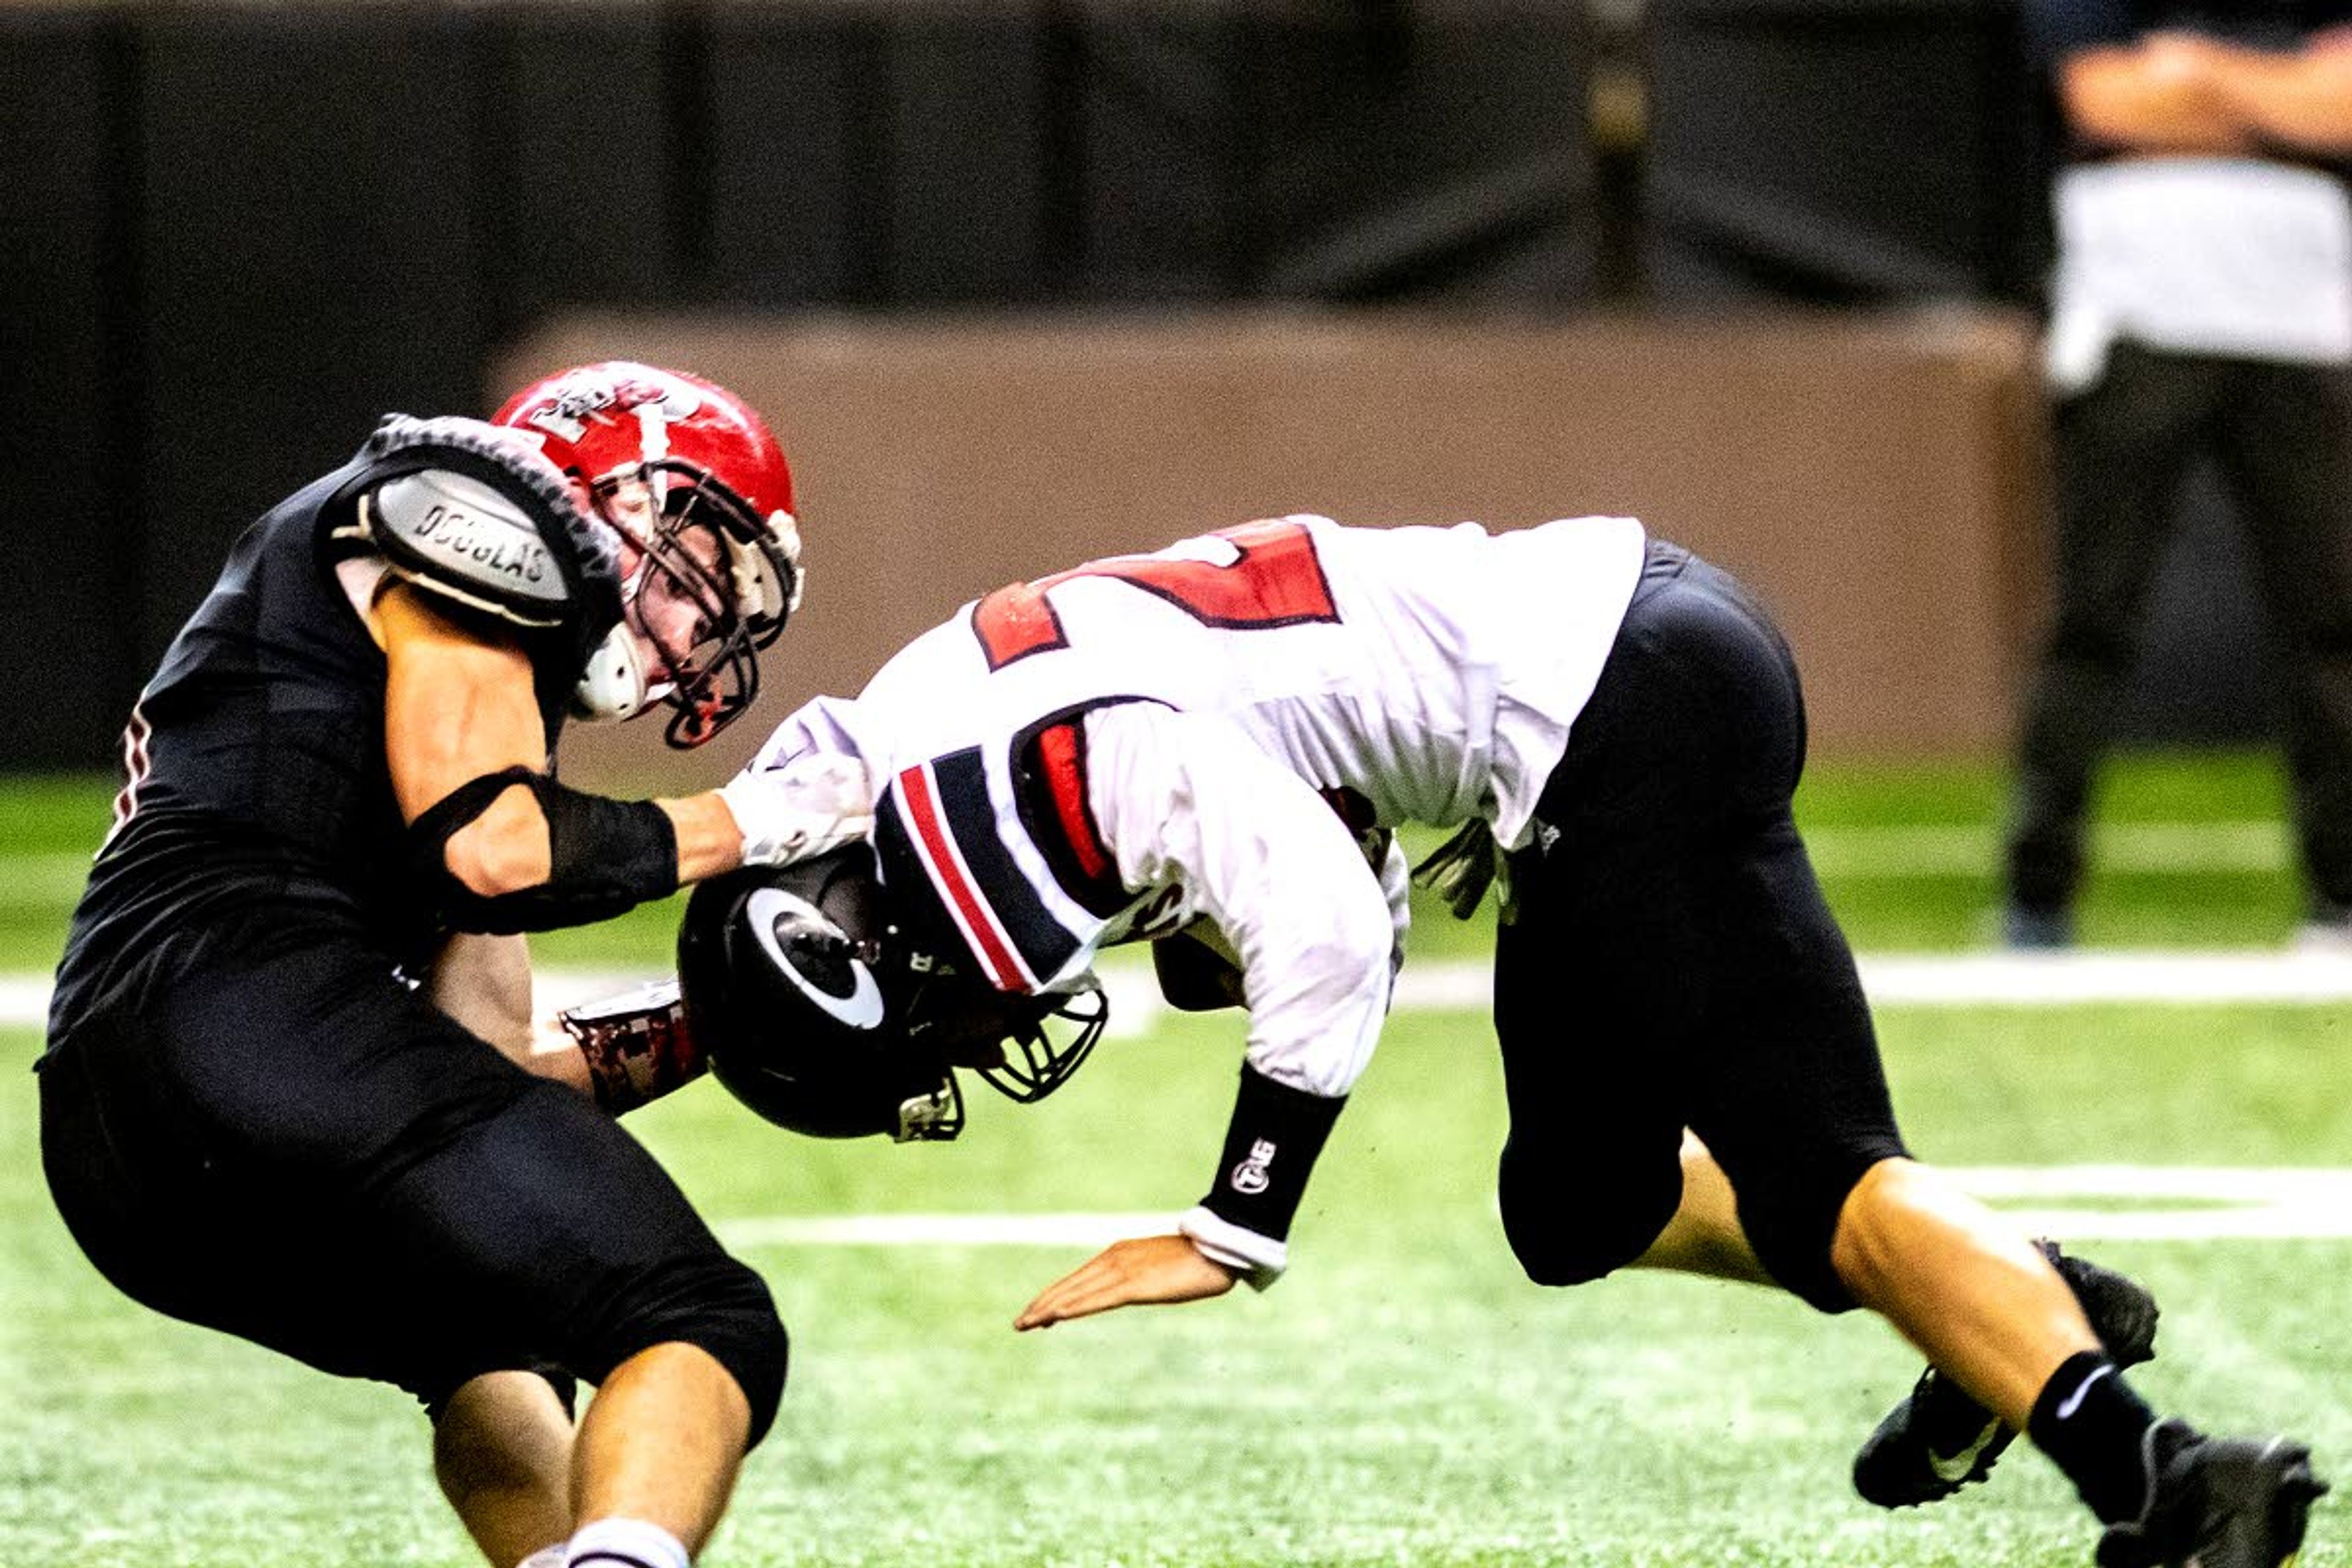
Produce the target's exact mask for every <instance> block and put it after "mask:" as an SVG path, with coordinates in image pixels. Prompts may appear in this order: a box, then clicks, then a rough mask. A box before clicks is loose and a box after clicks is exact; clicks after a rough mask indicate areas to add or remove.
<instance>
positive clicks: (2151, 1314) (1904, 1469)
mask: <svg viewBox="0 0 2352 1568" xmlns="http://www.w3.org/2000/svg"><path fill="white" fill-rule="evenodd" d="M2035 1245H2037V1246H2039V1247H2041V1248H2042V1253H2043V1255H2044V1256H2045V1257H2047V1258H2049V1259H2050V1262H2051V1266H2052V1267H2053V1268H2056V1269H2057V1270H2058V1273H2059V1277H2060V1278H2062V1279H2064V1280H2065V1281H2066V1283H2067V1285H2068V1286H2070V1287H2071V1288H2072V1289H2073V1290H2074V1300H2075V1301H2076V1302H2077V1303H2079V1304H2080V1305H2081V1307H2082V1309H2083V1316H2084V1317H2085V1318H2087V1319H2089V1320H2090V1322H2091V1330H2092V1331H2093V1332H2094V1333H2096V1334H2097V1335H2098V1336H2099V1342H2100V1343H2101V1344H2103V1345H2105V1347H2106V1352H2107V1355H2108V1357H2109V1359H2111V1360H2112V1361H2114V1362H2115V1363H2116V1365H2117V1366H2119V1367H2123V1366H2137V1365H2138V1364H2139V1363H2142V1362H2145V1361H2150V1360H2153V1359H2154V1358H2155V1355H2156V1319H2157V1306H2156V1298H2155V1297H2153V1296H2151V1295H2149V1294H2148V1293H2147V1289H2145V1288H2144V1287H2142V1286H2141V1285H2140V1284H2139V1283H2138V1282H2137V1280H2134V1279H2127V1278H2126V1277H2125V1276H2123V1275H2121V1274H2118V1273H2116V1271H2115V1270H2114V1269H2112V1268H2100V1267H2099V1266H2098V1265H2097V1264H2095V1263H2093V1262H2091V1261H2090V1260H2089V1259H2087V1258H2069V1257H2068V1256H2066V1254H2065V1253H2063V1252H2062V1251H2060V1250H2059V1247H2058V1244H2057V1243H2056V1242H2054V1241H2043V1242H2038V1243H2036V1244H2035ZM2016 1440H2017V1429H2016V1428H2015V1427H2013V1426H2010V1425H2009V1424H2008V1423H2006V1422H2004V1421H2002V1420H2000V1418H1999V1417H1998V1416H1996V1415H1993V1413H1992V1412H1991V1411H1990V1410H1987V1409H1986V1408H1985V1407H1984V1406H1983V1405H1979V1404H1978V1403H1977V1402H1976V1398H1975V1396H1974V1395H1972V1394H1968V1393H1965V1392H1964V1391H1962V1389H1961V1388H1960V1385H1959V1384H1956V1383H1954V1382H1953V1381H1952V1380H1951V1379H1950V1378H1948V1377H1946V1376H1944V1375H1943V1373H1939V1372H1937V1370H1936V1369H1935V1368H1934V1367H1932V1366H1931V1367H1929V1368H1928V1369H1927V1371H1926V1372H1923V1373H1920V1374H1919V1381H1918V1382H1917V1383H1916V1384H1913V1385H1912V1388H1911V1393H1910V1394H1909V1396H1908V1397H1906V1399H1905V1400H1904V1401H1903V1403H1902V1404H1900V1405H1896V1406H1895V1408H1894V1409H1892V1410H1890V1411H1888V1412H1887V1413H1886V1418H1885V1420H1883V1421H1881V1422H1880V1423H1879V1424H1878V1428H1877V1430H1875V1431H1874V1432H1873V1433H1871V1435H1870V1436H1868V1437H1866V1438H1864V1440H1863V1445H1862V1449H1861V1451H1860V1452H1858V1453H1857V1454H1855V1455H1854V1457H1853V1489H1854V1490H1856V1491H1858V1492H1860V1493H1861V1494H1862V1496H1863V1499H1864V1501H1867V1502H1874V1503H1876V1504H1877V1505H1878V1506H1879V1507H1881V1508H1914V1507H1916V1506H1917V1505H1919V1504H1920V1503H1925V1502H1937V1501H1940V1500H1943V1499H1945V1498H1948V1497H1949V1496H1951V1495H1952V1494H1953V1493H1954V1492H1956V1491H1958V1490H1959V1489H1961V1488H1962V1487H1964V1486H1967V1485H1969V1483H1971V1482H1974V1481H1980V1480H1982V1479H1985V1477H1987V1476H1988V1475H1990V1474H1991V1473H1992V1467H1993V1461H1994V1460H1996V1459H1998V1458H2000V1457H2001V1455H2002V1454H2003V1453H2004V1452H2005V1451H2007V1449H2008V1447H2009V1446H2010V1445H2011V1443H2013V1442H2015V1441H2016Z"/></svg>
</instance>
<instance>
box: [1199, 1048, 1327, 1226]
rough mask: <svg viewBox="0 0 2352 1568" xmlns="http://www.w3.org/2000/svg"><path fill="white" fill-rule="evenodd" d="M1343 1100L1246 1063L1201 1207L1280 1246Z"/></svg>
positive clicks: (1305, 1192)
mask: <svg viewBox="0 0 2352 1568" xmlns="http://www.w3.org/2000/svg"><path fill="white" fill-rule="evenodd" d="M1347 1103H1348V1101H1347V1099H1346V1097H1345V1096H1341V1097H1339V1098H1338V1099H1330V1098H1327V1097H1325V1096H1323V1095H1319V1094H1309V1093H1307V1091H1306V1090H1305V1089H1293V1088H1291V1087H1290V1086H1289V1085H1288V1084H1284V1083H1276V1081H1275V1080H1274V1079H1270V1078H1268V1077H1266V1076H1265V1074H1264V1073H1262V1072H1260V1071H1258V1070H1257V1069H1256V1068H1254V1067H1251V1066H1249V1065H1248V1064H1247V1063H1244V1064H1243V1066H1242V1078H1241V1089H1240V1092H1239V1093H1238V1094H1236V1095H1235V1096H1234V1117H1233V1121H1232V1122H1231V1123H1230V1124H1229V1125H1228V1126H1227V1127H1226V1129H1225V1149H1224V1153H1223V1157H1222V1158H1221V1159H1220V1160H1219V1161H1218V1163H1217V1174H1216V1179H1215V1180H1214V1181H1213V1182H1212V1183H1210V1184H1209V1192H1208V1195H1207V1196H1205V1197H1203V1198H1202V1200H1201V1207H1202V1209H1205V1210H1206V1211H1207V1212H1208V1213H1210V1214H1212V1215H1215V1216H1216V1217H1217V1218H1218V1219H1220V1220H1223V1222H1225V1224H1227V1225H1229V1226H1234V1227H1235V1228H1236V1229H1238V1230H1242V1231H1246V1232H1248V1233H1250V1234H1251V1235H1253V1236H1255V1237H1260V1238H1262V1239H1264V1240H1265V1241H1267V1242H1270V1243H1272V1244H1274V1245H1275V1246H1276V1247H1277V1248H1278V1247H1280V1246H1281V1245H1282V1244H1283V1243H1284V1242H1285V1241H1286V1240H1287V1239H1288V1237H1289V1235H1290V1220H1291V1216H1292V1215H1295V1214H1297V1212H1298V1202H1299V1199H1301V1198H1303V1197H1304V1196H1306V1194H1307V1174H1308V1173H1310V1172H1312V1171H1313V1170H1314V1169H1315V1159H1316V1156H1317V1155H1318V1154H1320V1153H1322V1152H1323V1141H1324V1140H1325V1139H1326V1138H1328V1137H1329V1136H1330V1135H1331V1124H1332V1123H1333V1122H1334V1121H1338V1120H1339V1108H1340V1107H1341V1106H1343V1105H1345V1104H1347ZM1188 1234H1189V1233H1188ZM1196 1239H1198V1238H1196ZM1253 1261H1255V1260H1253ZM1278 1267H1279V1266H1278V1265H1277V1268H1278Z"/></svg>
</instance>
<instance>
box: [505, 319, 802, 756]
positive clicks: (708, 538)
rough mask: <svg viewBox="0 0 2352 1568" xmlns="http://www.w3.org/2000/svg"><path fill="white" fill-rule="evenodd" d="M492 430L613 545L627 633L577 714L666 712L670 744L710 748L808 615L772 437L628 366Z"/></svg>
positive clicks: (526, 393)
mask: <svg viewBox="0 0 2352 1568" xmlns="http://www.w3.org/2000/svg"><path fill="white" fill-rule="evenodd" d="M492 422H493V423H495V424H498V425H502V426H508V427H509V428H512V429H515V430H519V431H521V432H523V433H524V434H526V435H528V436H530V437H533V438H534V439H536V440H537V441H538V442H539V443H540V446H541V449H542V450H544V451H545V452H546V454H547V456H548V458H550V459H551V460H552V461H553V462H554V464H555V466H556V467H557V468H561V469H562V470H563V471H564V472H565V473H566V474H567V475H569V476H570V477H571V479H572V482H573V483H574V484H575V485H577V486H578V487H579V488H580V489H581V492H582V493H583V496H584V497H585V499H586V500H587V501H588V504H589V507H590V510H592V511H593V512H594V514H595V515H596V516H597V517H598V518H599V519H601V520H602V521H604V522H605V523H606V524H607V525H609V526H610V527H611V528H612V529H613V531H614V533H615V534H616V535H617V536H618V538H617V541H616V543H617V545H618V547H619V555H620V560H619V562H618V563H617V565H618V570H619V574H620V579H621V624H620V625H619V626H615V627H614V629H613V631H612V634H611V635H610V636H608V637H606V638H605V639H604V643H603V644H602V645H600V646H599V647H598V648H597V650H596V652H595V654H594V655H593V657H592V658H590V660H589V664H588V668H587V671H586V673H585V674H583V676H582V678H581V681H580V686H579V689H578V691H577V692H576V694H575V699H574V703H573V706H574V708H575V710H577V711H578V712H580V713H581V714H582V715H583V716H584V717H587V718H592V719H626V718H629V717H632V716H633V715H635V714H636V713H638V712H640V711H642V710H644V708H645V706H646V704H647V703H648V702H650V701H653V700H656V699H660V700H666V701H667V702H668V703H669V705H670V707H671V708H672V709H673V710H674V711H673V712H672V714H671V716H670V721H669V729H668V731H667V739H668V741H669V743H670V744H671V745H673V746H681V747H683V746H698V745H700V744H701V743H702V742H705V741H708V740H709V739H710V738H711V737H712V736H713V735H715V734H717V733H718V732H719V731H720V730H721V729H723V728H724V727H725V726H726V725H727V724H728V723H729V722H730V721H732V720H733V719H734V718H735V717H736V716H737V715H738V714H740V713H741V712H742V711H743V710H744V709H746V708H748V707H750V706H751V700H752V699H753V698H755V697H757V696H758V695H759V690H760V665H759V650H760V649H761V648H764V647H767V646H768V645H769V644H771V643H772V642H774V641H775V640H776V636H777V634H778V633H780V632H782V630H783V629H784V622H785V620H786V618H787V617H789V616H791V614H792V612H793V610H794V609H795V608H796V607H798V605H799V604H800V598H801V568H800V554H801V539H800V529H799V526H798V525H797V524H796V523H795V521H793V471H792V468H791V466H790V465H789V464H787V463H786V462H785V461H784V454H783V449H782V447H779V446H777V445H776V438H775V437H773V436H772V435H770V434H769V432H768V427H767V426H766V425H765V424H764V423H762V422H761V418H760V416H759V415H757V414H756V413H754V412H752V410H751V406H750V405H748V404H746V403H744V402H743V401H742V400H741V399H740V398H739V397H737V396H736V395H734V394H732V393H730V392H729V391H727V390H726V389H725V388H724V387H720V386H716V385H713V384H711V383H709V382H707V381H704V380H702V379H701V378H699V377H698V376H693V375H688V374H684V373H682V372H679V371H672V370H661V369H658V368H656V367H655V366H653V365H648V364H637V363H631V362H629V361H625V360H614V361H608V362H605V363H600V364H588V365H580V366H576V367H574V368H573V369H571V370H566V371H562V372H559V373H558V374H554V375H551V376H548V377H546V378H544V379H543V380H540V381H535V382H532V383H531V384H530V385H529V386H526V387H524V388H523V389H522V390H521V391H520V392H518V393H516V394H515V395H513V396H512V397H510V398H509V399H508V400H507V402H506V405H505V406H504V407H502V408H500V409H499V411H498V414H497V415H496V416H495V417H494V419H493V421H492ZM647 647H650V648H651V649H652V650H653V653H654V656H655V658H656V659H657V661H658V663H657V664H654V665H649V664H648V663H647V660H646V653H645V650H646V648H647Z"/></svg>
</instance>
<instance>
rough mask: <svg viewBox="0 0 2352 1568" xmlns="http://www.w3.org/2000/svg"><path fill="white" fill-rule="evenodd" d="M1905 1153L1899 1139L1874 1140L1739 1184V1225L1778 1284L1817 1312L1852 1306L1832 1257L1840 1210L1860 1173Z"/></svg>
mask: <svg viewBox="0 0 2352 1568" xmlns="http://www.w3.org/2000/svg"><path fill="white" fill-rule="evenodd" d="M1903 1152H1904V1151H1903V1145H1902V1144H1901V1143H1900V1142H1895V1141H1888V1142H1885V1144H1884V1145H1881V1144H1879V1143H1877V1142H1871V1143H1868V1144H1866V1145H1860V1146H1857V1147H1855V1148H1853V1149H1850V1150H1844V1151H1841V1152H1839V1154H1838V1155H1837V1156H1836V1157H1835V1158H1832V1159H1828V1160H1823V1161H1820V1162H1816V1163H1811V1164H1807V1165H1801V1166H1800V1165H1789V1166H1784V1167H1782V1168H1781V1169H1780V1170H1778V1171H1775V1172H1773V1173H1771V1174H1770V1176H1769V1178H1768V1179H1766V1180H1762V1181H1758V1180H1755V1179H1754V1178H1752V1177H1751V1178H1750V1179H1749V1180H1748V1184H1745V1185H1742V1186H1740V1187H1739V1189H1738V1190H1739V1226H1740V1228H1741V1229H1742V1230H1744V1231H1746V1232H1747V1233H1748V1246H1749V1247H1753V1248H1754V1249H1755V1251H1756V1257H1757V1259H1758V1260H1759V1262H1761V1263H1762V1264H1763V1265H1764V1267H1765V1268H1766V1269H1767V1270H1768V1271H1769V1273H1770V1274H1771V1276H1772V1278H1773V1279H1774V1280H1776V1281H1777V1282H1779V1284H1780V1288H1781V1289H1784V1290H1786V1291H1788V1292H1789V1293H1790V1295H1792V1296H1795V1297H1796V1298H1798V1299H1799V1300H1801V1301H1803V1302H1804V1303H1805V1304H1806V1305H1807V1306H1810V1307H1811V1308H1813V1309H1814V1310H1818V1311H1823V1312H1850V1311H1852V1310H1853V1308H1854V1300H1853V1294H1852V1293H1851V1292H1849V1291H1848V1290H1847V1289H1846V1288H1845V1282H1844V1281H1843V1280H1842V1279H1839V1278H1838V1275H1837V1269H1836V1268H1834V1267H1833V1266H1832V1264H1831V1262H1830V1246H1831V1244H1832V1242H1833V1241H1834V1240H1835V1239H1836V1238H1837V1225H1838V1215H1839V1214H1840V1212H1841V1211H1843V1209H1844V1207H1845V1200H1846V1197H1847V1194H1851V1193H1852V1192H1853V1188H1854V1184H1855V1183H1857V1182H1859V1181H1861V1180H1862V1177H1863V1173H1864V1172H1865V1171H1867V1170H1869V1169H1870V1168H1871V1167H1872V1166H1873V1165H1874V1164H1876V1163H1878V1162H1879V1161H1881V1160H1885V1159H1892V1158H1895V1157H1897V1156H1900V1155H1901V1154H1902V1153H1903Z"/></svg>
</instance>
